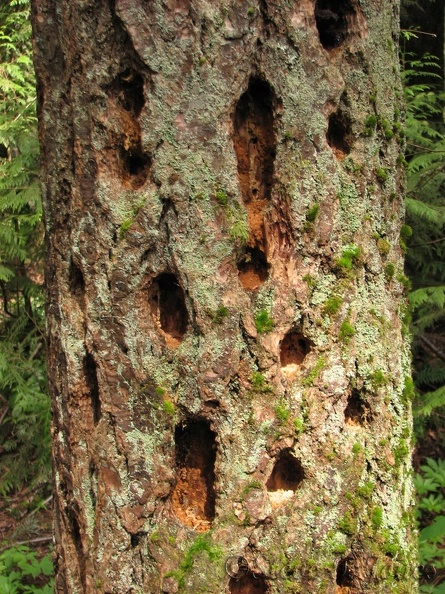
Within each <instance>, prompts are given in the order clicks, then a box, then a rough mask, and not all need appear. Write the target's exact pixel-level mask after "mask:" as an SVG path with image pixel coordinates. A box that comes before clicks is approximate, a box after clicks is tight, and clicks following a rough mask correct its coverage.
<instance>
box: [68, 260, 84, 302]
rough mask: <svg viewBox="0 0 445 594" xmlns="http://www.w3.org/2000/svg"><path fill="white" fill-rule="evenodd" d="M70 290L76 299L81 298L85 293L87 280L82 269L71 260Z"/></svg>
mask: <svg viewBox="0 0 445 594" xmlns="http://www.w3.org/2000/svg"><path fill="white" fill-rule="evenodd" d="M68 282H69V288H70V292H71V293H72V294H73V295H74V296H75V297H81V296H82V295H83V294H84V292H85V280H84V277H83V273H82V271H81V269H80V268H79V267H78V266H77V265H76V264H75V263H74V262H73V261H72V260H71V263H70V269H69V280H68Z"/></svg>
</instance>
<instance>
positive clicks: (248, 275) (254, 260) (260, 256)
mask: <svg viewBox="0 0 445 594" xmlns="http://www.w3.org/2000/svg"><path fill="white" fill-rule="evenodd" d="M238 275H239V279H240V282H241V285H242V286H243V287H244V289H246V290H250V291H254V290H255V289H258V287H260V286H261V285H262V284H263V283H264V282H265V281H266V280H267V278H268V276H269V264H268V262H267V258H266V256H265V254H264V252H262V251H261V250H260V249H258V248H247V249H246V251H245V253H244V255H243V256H242V258H241V259H240V260H239V262H238Z"/></svg>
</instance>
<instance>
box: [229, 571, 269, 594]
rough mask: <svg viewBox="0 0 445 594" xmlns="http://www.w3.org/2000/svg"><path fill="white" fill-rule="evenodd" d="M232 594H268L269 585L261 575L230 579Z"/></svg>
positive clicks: (250, 574)
mask: <svg viewBox="0 0 445 594" xmlns="http://www.w3.org/2000/svg"><path fill="white" fill-rule="evenodd" d="M229 591H230V594H268V592H270V589H269V585H268V583H267V581H266V579H265V577H264V576H263V575H261V574H253V573H248V574H246V575H243V576H242V577H241V578H240V579H237V578H230V581H229Z"/></svg>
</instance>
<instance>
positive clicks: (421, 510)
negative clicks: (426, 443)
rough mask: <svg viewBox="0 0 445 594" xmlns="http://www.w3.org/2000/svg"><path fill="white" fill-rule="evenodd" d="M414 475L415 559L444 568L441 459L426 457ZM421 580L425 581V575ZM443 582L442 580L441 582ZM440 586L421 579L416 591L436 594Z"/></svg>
mask: <svg viewBox="0 0 445 594" xmlns="http://www.w3.org/2000/svg"><path fill="white" fill-rule="evenodd" d="M420 470H421V472H420V473H419V474H417V475H416V476H415V478H414V484H415V487H416V491H417V497H418V505H417V510H416V513H417V518H418V522H419V528H420V534H419V563H420V567H421V568H422V567H429V568H431V570H432V572H437V573H439V572H443V570H444V569H445V549H444V548H443V542H444V538H445V497H444V493H445V460H434V459H433V458H427V459H426V463H425V464H424V465H422V466H421V467H420ZM421 581H425V582H427V576H426V579H425V580H424V579H422V580H421ZM442 585H443V584H442ZM440 588H441V586H435V585H431V584H428V583H421V586H420V592H425V593H427V592H430V593H431V594H439V592H441V589H440Z"/></svg>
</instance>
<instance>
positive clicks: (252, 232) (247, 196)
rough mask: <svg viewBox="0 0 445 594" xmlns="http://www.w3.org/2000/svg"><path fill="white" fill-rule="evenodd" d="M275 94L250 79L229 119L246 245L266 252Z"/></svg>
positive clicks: (257, 80) (268, 86) (273, 155)
mask: <svg viewBox="0 0 445 594" xmlns="http://www.w3.org/2000/svg"><path fill="white" fill-rule="evenodd" d="M276 103H277V101H276V98H275V94H274V92H273V90H272V88H271V86H270V85H269V83H267V82H266V81H264V80H261V79H259V78H252V79H251V80H250V82H249V86H248V88H247V91H246V92H245V93H243V94H242V95H241V97H240V99H239V101H238V104H237V106H236V108H235V112H234V116H233V128H234V136H233V142H234V148H235V153H236V157H237V162H238V178H239V183H240V188H241V195H242V199H243V202H244V205H245V206H246V209H247V218H248V222H249V244H250V245H251V246H254V247H257V248H259V250H261V251H262V252H263V253H265V251H266V236H265V228H264V213H265V209H266V207H267V205H268V204H269V202H270V199H271V193H272V184H273V174H274V162H275V154H276V136H275V131H274V106H275V104H276Z"/></svg>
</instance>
